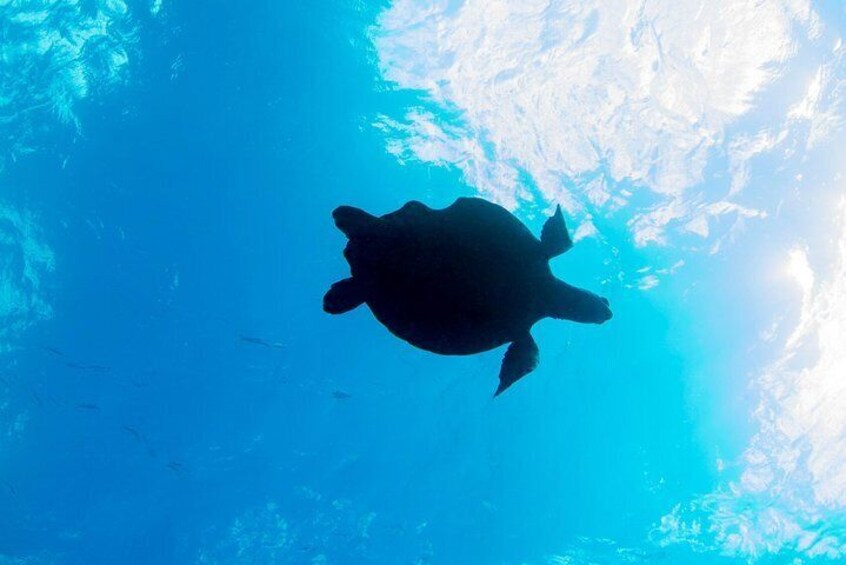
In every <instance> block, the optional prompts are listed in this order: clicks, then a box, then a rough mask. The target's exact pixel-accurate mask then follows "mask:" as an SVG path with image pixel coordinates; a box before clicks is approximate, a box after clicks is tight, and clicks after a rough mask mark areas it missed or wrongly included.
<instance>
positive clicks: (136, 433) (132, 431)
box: [123, 426, 144, 441]
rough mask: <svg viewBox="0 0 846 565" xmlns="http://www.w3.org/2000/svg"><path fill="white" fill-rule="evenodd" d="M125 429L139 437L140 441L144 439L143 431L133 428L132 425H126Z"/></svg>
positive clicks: (136, 437) (133, 435)
mask: <svg viewBox="0 0 846 565" xmlns="http://www.w3.org/2000/svg"><path fill="white" fill-rule="evenodd" d="M123 431H125V432H126V433H128V434H129V435H131V436H132V437H134V438H135V439H137V440H138V441H144V439H143V437H142V436H141V432H139V431H138V430H136V429H135V428H133V427H132V426H124V427H123Z"/></svg>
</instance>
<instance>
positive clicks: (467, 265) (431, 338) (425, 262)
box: [323, 198, 611, 396]
mask: <svg viewBox="0 0 846 565" xmlns="http://www.w3.org/2000/svg"><path fill="white" fill-rule="evenodd" d="M332 216H333V218H334V219H335V224H336V225H337V227H338V229H340V230H341V231H342V232H343V233H344V234H345V235H346V236H347V237H348V238H349V242H348V243H347V246H346V248H345V249H344V256H345V257H346V259H347V261H348V262H349V265H350V270H351V272H352V277H350V278H347V279H344V280H341V281H338V282H336V283H335V284H333V285H332V287H331V288H330V289H329V291H328V292H327V293H326V295H325V297H324V299H323V309H324V310H325V311H326V312H328V313H330V314H342V313H344V312H348V311H350V310H352V309H354V308H356V307H358V306H360V305H361V304H363V303H367V305H368V306H369V307H370V310H371V311H372V312H373V315H374V316H375V317H376V319H377V320H379V321H380V322H381V323H382V324H383V325H385V326H386V327H387V328H388V329H389V330H390V331H391V332H392V333H393V334H394V335H396V336H398V337H400V338H401V339H404V340H405V341H407V342H409V343H411V344H412V345H414V346H416V347H419V348H421V349H425V350H427V351H431V352H434V353H439V354H443V355H471V354H474V353H481V352H483V351H488V350H490V349H494V348H495V347H499V346H501V345H504V344H506V343H510V345H509V347H508V349H507V350H506V352H505V357H504V358H503V361H502V367H501V369H500V373H499V387H498V388H497V389H496V392H495V394H494V396H497V395H499V394H500V393H502V392H503V391H504V390H505V389H507V388H508V387H510V386H511V385H512V384H514V383H515V382H517V381H518V380H519V379H520V378H522V377H523V376H525V375H527V374H528V373H530V372H532V371H533V370H534V369H535V367H537V364H538V346H537V344H536V343H535V341H534V339H533V338H532V336H531V333H530V331H531V328H532V326H533V325H534V324H535V322H537V321H539V320H541V319H543V318H547V317H552V318H557V319H562V320H571V321H574V322H581V323H593V324H601V323H603V322H606V321H607V320H609V319H610V318H611V309H610V308H609V304H608V300H607V299H605V298H602V297H601V296H598V295H596V294H594V293H592V292H589V291H587V290H583V289H580V288H576V287H574V286H571V285H569V284H567V283H565V282H564V281H561V280H559V279H557V278H556V277H555V276H554V275H553V274H552V271H551V270H550V268H549V260H550V259H551V258H553V257H556V256H558V255H561V254H562V253H564V252H566V251H567V250H569V249H570V248H571V247H572V246H573V242H572V240H571V239H570V235H569V233H568V232H567V226H566V224H565V222H564V216H563V214H562V213H561V207H560V206H558V207H557V208H556V210H555V213H554V215H553V216H552V217H550V218H549V219H547V221H546V223H545V224H544V226H543V230H542V232H541V237H540V240H538V239H537V238H536V237H535V236H534V235H532V233H531V231H529V229H528V228H527V227H526V226H525V225H524V224H523V223H522V222H520V220H518V219H517V218H516V217H514V216H513V215H512V214H511V213H510V212H508V211H507V210H506V209H505V208H502V207H501V206H498V205H496V204H493V203H491V202H488V201H486V200H483V199H481V198H459V199H458V200H456V201H455V202H454V203H453V204H452V205H450V206H449V207H447V208H444V209H442V210H433V209H431V208H429V207H428V206H426V205H425V204H422V203H420V202H416V201H411V202H408V203H407V204H405V205H404V206H403V207H402V208H400V209H399V210H397V211H395V212H391V213H390V214H386V215H384V216H381V217H376V216H373V215H371V214H368V213H367V212H365V211H364V210H360V209H358V208H354V207H352V206H340V207H338V208H336V209H335V211H334V212H333V213H332Z"/></svg>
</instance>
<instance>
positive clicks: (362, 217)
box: [332, 206, 379, 238]
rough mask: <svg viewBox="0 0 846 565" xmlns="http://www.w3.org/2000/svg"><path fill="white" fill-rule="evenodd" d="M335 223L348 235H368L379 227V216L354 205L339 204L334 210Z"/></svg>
mask: <svg viewBox="0 0 846 565" xmlns="http://www.w3.org/2000/svg"><path fill="white" fill-rule="evenodd" d="M332 218H334V219H335V225H336V226H338V229H339V230H341V231H342V232H344V235H346V236H347V237H350V238H352V237H358V236H365V237H366V236H368V235H371V234H372V233H373V232H374V231H376V230H377V229H378V226H379V218H377V217H376V216H374V215H372V214H368V213H367V212H365V211H364V210H362V209H361V208H356V207H354V206H338V207H337V208H335V210H333V211H332Z"/></svg>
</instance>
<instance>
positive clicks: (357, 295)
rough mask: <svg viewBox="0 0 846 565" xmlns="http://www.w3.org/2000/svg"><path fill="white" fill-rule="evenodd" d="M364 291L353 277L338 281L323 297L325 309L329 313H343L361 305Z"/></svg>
mask: <svg viewBox="0 0 846 565" xmlns="http://www.w3.org/2000/svg"><path fill="white" fill-rule="evenodd" d="M363 302H364V292H362V290H361V285H359V284H358V281H356V280H355V279H353V278H349V279H344V280H342V281H338V282H336V283H335V284H333V285H332V288H330V289H329V292H327V293H326V295H325V296H324V297H323V311H324V312H327V313H329V314H343V313H344V312H349V311H350V310H353V309H354V308H357V307H359V306H361V304H362V303H363Z"/></svg>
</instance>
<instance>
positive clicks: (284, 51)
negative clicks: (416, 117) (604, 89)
mask: <svg viewBox="0 0 846 565" xmlns="http://www.w3.org/2000/svg"><path fill="white" fill-rule="evenodd" d="M382 7H384V6H381V5H380V4H379V3H360V4H357V3H353V2H348V1H343V0H325V1H322V2H310V3H291V2H282V3H279V2H246V3H233V2H190V1H186V2H181V3H174V4H172V5H169V6H167V9H168V13H167V19H166V21H165V22H162V21H159V20H154V19H153V18H152V17H151V16H149V14H147V13H146V12H145V11H144V9H142V7H141V6H140V5H135V6H133V5H131V4H130V9H131V10H133V14H134V17H135V18H136V20H137V22H139V26H138V39H137V44H136V45H135V46H134V47H133V48H132V50H131V51H130V59H131V71H130V76H129V78H128V79H127V81H126V83H125V84H121V85H117V86H113V87H112V88H110V89H107V90H106V91H105V92H102V93H99V94H98V95H97V96H91V97H88V98H86V99H85V100H83V101H82V102H80V104H79V105H78V106H77V108H76V111H77V114H78V118H79V122H80V124H81V126H80V129H79V131H76V130H73V132H71V131H70V130H71V129H73V128H69V127H56V128H52V129H51V130H50V131H49V132H48V133H46V134H44V135H43V136H42V137H41V138H39V143H38V145H39V147H38V149H37V150H36V151H33V152H31V153H29V154H27V155H25V156H22V157H20V158H17V159H15V160H14V162H13V163H10V164H9V165H8V166H7V167H6V168H5V170H4V171H3V173H2V174H3V177H2V184H3V194H2V198H3V201H4V202H5V203H6V204H7V205H9V206H12V207H15V208H25V209H27V210H30V211H32V213H33V214H34V215H35V217H36V218H37V221H38V225H39V226H40V229H41V234H40V236H41V239H42V240H43V241H45V242H47V243H48V244H49V246H50V248H51V249H52V252H53V254H54V256H55V269H54V271H53V272H52V273H51V274H49V275H48V276H45V280H44V283H43V284H44V289H43V292H44V293H45V294H46V295H47V296H48V297H49V302H50V304H51V308H52V315H51V316H50V317H49V319H46V320H41V321H39V322H38V323H34V324H32V326H31V327H28V328H27V329H26V330H25V331H23V332H20V333H19V334H18V335H17V336H16V337H15V339H13V340H12V343H11V347H12V349H10V350H9V351H7V352H6V353H5V354H4V355H3V357H2V358H0V362H2V375H4V378H5V380H6V383H7V384H6V385H5V387H4V388H2V389H0V390H2V391H3V392H4V394H5V395H6V396H5V398H4V399H2V401H3V402H5V403H6V404H5V406H6V408H5V412H4V414H8V415H10V416H9V417H10V418H12V416H14V415H18V416H20V415H22V414H23V415H24V416H23V417H22V419H21V420H20V425H19V429H18V430H17V431H16V432H15V433H14V434H12V433H11V432H10V433H8V434H7V436H6V437H5V438H3V440H2V443H0V479H2V481H3V483H2V485H0V563H3V564H6V563H10V564H11V563H14V564H19V563H20V564H24V563H26V564H30V563H33V564H40V563H61V564H89V565H90V564H99V563H103V564H112V563H121V564H134V563H138V564H167V563H174V564H181V563H221V564H224V563H226V564H228V563H257V564H262V563H385V564H394V563H513V564H517V563H532V564H536V563H537V564H539V563H578V564H581V563H584V564H587V563H624V562H643V563H660V562H665V563H717V562H724V561H728V562H731V560H730V559H728V560H726V559H723V558H720V557H719V556H718V555H716V554H714V553H696V552H694V551H692V550H691V549H690V548H674V547H671V548H663V547H660V545H658V544H655V543H650V537H651V534H650V532H652V531H653V529H654V528H655V527H656V525H657V524H658V523H659V521H660V518H661V517H662V516H663V515H665V514H666V513H667V512H669V511H670V510H671V509H672V508H673V507H674V506H675V505H676V504H678V503H679V502H681V501H685V500H689V499H691V497H692V496H693V495H695V494H696V493H702V492H708V491H709V490H710V489H711V488H712V486H713V484H714V482H715V480H716V479H715V474H716V471H715V470H714V468H713V467H714V466H713V460H714V458H715V457H718V456H720V452H718V448H717V447H715V446H716V445H718V444H719V445H721V446H722V449H724V450H728V451H729V452H730V451H731V450H732V449H734V450H739V449H741V448H742V439H734V438H729V437H719V436H720V434H719V433H718V432H717V431H715V430H718V429H723V428H724V427H725V426H727V425H728V426H736V427H737V428H740V429H742V428H743V426H745V425H747V422H744V421H742V419H740V421H735V420H734V418H736V416H734V414H736V413H738V412H740V413H742V412H743V411H742V410H739V409H738V410H734V409H732V407H728V408H726V406H725V403H726V402H736V403H738V404H743V403H745V402H747V400H748V399H745V398H743V397H742V395H741V397H739V399H738V397H737V396H734V397H733V399H734V400H727V398H728V396H729V395H727V394H725V391H724V390H723V389H722V388H721V387H723V386H724V385H725V382H724V381H720V380H716V381H715V382H707V383H706V381H705V379H702V378H697V376H696V375H697V374H699V373H704V372H706V370H707V369H714V368H715V367H717V368H719V364H720V363H727V361H725V360H721V359H720V358H717V357H715V356H713V355H712V353H713V352H715V351H721V350H723V349H722V348H724V347H727V346H728V344H730V343H731V342H732V340H733V339H734V338H735V337H736V335H733V334H732V331H735V332H737V333H740V332H741V331H742V327H741V326H738V325H736V324H735V325H731V327H733V328H735V329H734V330H729V331H725V332H722V331H717V332H715V331H713V330H714V329H715V327H716V326H717V322H716V321H714V319H713V318H707V319H704V320H703V321H702V322H701V323H697V322H696V320H697V316H698V315H700V314H702V313H703V312H706V311H710V310H711V309H713V308H715V307H725V308H726V309H727V311H729V312H731V311H732V307H733V306H736V304H737V302H736V301H738V300H739V299H738V298H737V297H736V296H735V297H732V296H731V295H730V294H727V295H725V296H726V297H724V298H713V300H711V297H710V296H706V292H705V291H699V290H696V289H694V290H692V291H691V294H689V295H688V296H687V298H686V302H684V304H686V305H687V306H686V307H685V308H681V307H679V304H680V303H679V302H678V301H677V300H676V297H678V296H679V295H681V293H682V290H683V288H682V286H683V285H684V284H686V283H685V282H682V281H679V282H678V283H674V282H672V281H669V282H667V283H666V284H664V285H662V286H661V288H660V290H659V291H657V292H654V293H651V294H645V293H640V292H636V291H633V290H632V289H631V288H628V287H627V286H626V285H625V284H623V282H621V281H620V280H618V279H615V277H614V275H615V273H616V272H618V271H619V270H620V269H622V268H623V267H625V268H626V269H631V268H632V267H637V266H640V265H642V264H648V263H649V262H650V261H651V260H653V259H654V257H653V256H652V255H650V254H652V253H657V252H655V251H648V250H638V251H635V250H634V247H633V246H631V245H630V242H628V241H626V240H625V238H626V235H625V232H624V230H622V229H620V230H618V231H617V232H616V235H615V236H614V237H618V238H619V241H616V242H614V241H612V244H614V245H616V246H617V247H619V249H621V250H622V251H621V252H620V253H619V254H618V255H611V254H610V252H609V250H610V246H608V245H604V244H600V243H598V242H595V241H591V240H586V241H584V242H582V243H579V244H578V245H577V246H576V248H575V249H574V250H573V251H571V252H570V253H568V254H567V255H566V256H565V257H561V258H558V259H556V260H554V262H553V269H554V270H555V272H556V274H558V275H559V276H561V277H563V278H565V279H566V280H568V281H569V282H571V283H573V284H577V285H580V286H584V287H587V288H591V289H594V290H597V291H601V292H602V293H603V294H604V295H606V296H608V297H609V298H610V300H611V303H612V305H613V307H614V312H615V317H614V319H613V320H612V322H610V323H609V324H607V325H605V326H602V327H587V326H576V325H571V324H567V323H565V322H559V321H544V322H542V323H540V324H539V325H538V326H537V327H536V328H535V331H534V336H535V339H536V341H537V342H538V344H539V346H540V349H541V364H540V366H539V368H538V370H537V371H535V373H533V374H531V375H530V376H528V377H526V378H525V379H524V380H523V381H521V382H520V383H519V384H518V385H516V386H515V387H513V389H511V390H509V391H508V393H506V394H504V395H503V396H502V397H500V398H497V399H495V400H494V399H492V398H491V395H492V393H493V391H494V389H495V386H496V375H497V373H498V370H499V364H500V361H501V355H502V350H497V351H494V352H490V353H486V354H482V355H478V356H473V357H454V358H451V357H439V356H434V355H431V354H428V353H425V352H423V351H420V350H417V349H414V348H412V347H411V346H409V345H407V344H405V343H404V342H401V341H399V340H397V339H396V338H394V337H393V336H391V335H390V334H389V333H388V332H387V331H386V330H385V329H384V328H383V327H382V326H380V325H379V324H378V323H377V322H376V321H375V320H374V319H373V317H372V316H371V314H370V313H369V311H367V309H366V308H361V309H358V310H356V311H354V312H351V313H349V314H347V315H344V316H340V317H330V316H328V315H326V314H324V313H323V312H322V310H321V299H322V295H323V293H324V292H325V291H326V289H327V288H328V286H329V285H330V284H331V283H332V282H334V281H335V280H338V279H340V278H343V277H345V276H346V274H347V272H348V271H347V265H346V264H345V262H344V260H343V257H342V255H341V250H342V248H343V245H344V238H343V236H342V234H340V232H338V231H337V230H336V229H335V227H334V225H333V223H332V221H331V217H330V213H331V210H332V209H333V208H334V207H335V206H337V205H339V204H342V203H345V204H352V205H356V206H359V207H362V208H364V209H366V210H369V211H371V212H373V213H386V212H389V211H392V210H394V209H396V208H398V207H399V206H401V205H402V204H403V203H404V202H405V201H407V200H410V199H419V200H422V201H424V202H426V203H427V204H429V205H431V206H433V207H442V206H446V205H448V204H449V203H451V202H452V201H453V200H454V199H455V198H456V197H458V196H462V195H472V194H474V191H473V189H472V188H471V187H468V186H467V185H465V184H464V183H463V182H462V180H461V176H460V174H459V173H458V172H457V171H455V170H451V169H447V168H435V167H429V166H426V165H424V164H415V163H408V164H405V165H401V164H399V163H398V162H397V160H396V159H395V158H394V157H393V156H391V155H390V154H388V153H387V152H386V151H385V141H384V139H383V137H382V135H381V134H380V132H379V131H378V130H377V129H376V128H373V127H371V125H370V124H371V123H372V122H373V121H374V120H375V117H376V116H377V115H380V114H391V113H394V112H395V113H401V111H402V109H403V108H405V107H407V106H408V104H409V103H410V102H413V99H414V93H407V92H406V93H403V92H395V91H390V90H388V89H386V88H384V87H383V85H381V83H380V78H379V76H378V72H377V69H376V66H375V65H374V54H373V52H372V48H371V47H370V46H369V43H368V40H367V33H368V28H369V26H371V25H373V22H374V21H375V18H376V15H377V14H378V12H379V10H380V9H381V8H382ZM0 8H2V6H0ZM518 215H519V216H520V217H521V219H523V220H524V221H526V223H527V224H528V225H529V226H530V227H531V228H532V229H533V230H534V231H535V233H539V230H540V226H541V225H542V222H543V217H541V216H540V215H539V214H534V213H532V214H530V213H526V212H519V211H518ZM609 229H610V228H609ZM612 233H613V232H612ZM721 261H724V262H728V263H731V262H735V263H738V264H739V263H742V262H743V261H744V258H743V257H742V256H740V255H737V256H732V255H730V254H728V255H726V256H725V257H723V258H722V259H721ZM709 268H711V267H710V266H709V265H708V264H704V263H703V265H698V266H697V265H693V266H692V267H691V271H690V272H689V273H688V275H687V276H688V277H690V279H695V278H696V276H697V272H707V271H708V269H709ZM697 269H699V271H697ZM690 279H688V281H689V280H690ZM603 280H606V281H608V282H606V283H605V284H602V283H601V281H603ZM674 285H678V286H674ZM706 299H707V300H709V301H708V302H707V303H706ZM720 301H723V302H722V303H721V302H720ZM734 312H736V310H734ZM733 315H734V316H737V317H738V318H740V317H741V316H739V314H729V316H733ZM753 315H754V314H753ZM738 328H741V329H738ZM244 337H248V338H260V339H261V340H264V341H265V342H266V343H267V344H270V345H271V346H267V345H261V344H256V343H251V342H250V341H248V340H245V339H243V338H244ZM715 372H719V371H715ZM339 392H340V393H345V394H341V395H339V394H336V393H339ZM346 395H349V397H348V398H347V397H345V398H338V396H346ZM703 414H708V416H707V417H705V416H703ZM7 429H11V427H10V426H7ZM743 435H744V434H743V433H739V436H741V437H742V436H743ZM612 540H613V541H612Z"/></svg>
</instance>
